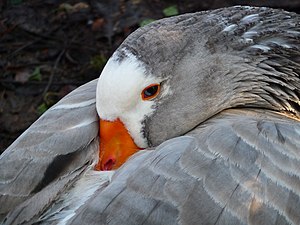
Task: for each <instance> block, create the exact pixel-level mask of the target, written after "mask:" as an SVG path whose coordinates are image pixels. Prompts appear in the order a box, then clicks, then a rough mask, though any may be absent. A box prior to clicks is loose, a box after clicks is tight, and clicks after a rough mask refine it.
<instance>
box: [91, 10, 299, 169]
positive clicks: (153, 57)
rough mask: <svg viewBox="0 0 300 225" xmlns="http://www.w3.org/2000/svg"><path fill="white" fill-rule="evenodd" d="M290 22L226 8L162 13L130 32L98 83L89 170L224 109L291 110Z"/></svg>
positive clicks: (295, 89)
mask: <svg viewBox="0 0 300 225" xmlns="http://www.w3.org/2000/svg"><path fill="white" fill-rule="evenodd" d="M277 21H281V23H280V24H278V23H277ZM282 21H283V22H282ZM295 24H296V23H295V21H294V20H293V18H292V17H291V16H290V13H287V12H284V11H280V13H278V12H277V11H276V10H272V9H266V8H264V9H262V8H255V7H232V8H228V9H227V10H224V9H223V10H220V11H218V10H215V11H213V13H207V12H201V13H196V14H185V15H182V16H177V17H174V18H167V19H163V20H160V21H158V22H155V23H152V24H150V25H148V26H146V27H143V28H140V29H138V30H137V31H136V32H134V33H133V34H131V35H130V36H129V37H128V38H127V39H126V40H125V41H124V42H123V44H122V45H121V46H120V47H119V48H118V49H117V50H116V52H115V53H114V54H113V56H112V57H111V58H110V59H109V61H108V63H107V64H106V66H105V68H104V69H103V71H102V73H101V76H100V78H99V81H98V86H97V94H96V96H97V100H96V107H97V112H98V114H99V117H100V142H101V144H100V145H101V146H100V161H99V163H98V165H97V168H98V169H102V170H110V169H116V168H118V167H119V166H120V165H122V164H123V163H124V162H125V161H126V159H127V158H128V157H129V156H130V155H132V154H133V153H135V152H136V151H138V150H140V149H145V148H151V147H155V146H157V145H159V144H160V143H162V142H164V141H165V140H168V139H170V138H173V137H176V136H180V135H184V134H187V133H189V132H190V131H192V130H193V129H194V128H195V127H197V126H199V125H200V124H201V123H203V122H204V121H206V120H207V119H209V118H211V117H212V116H214V115H216V114H217V113H219V112H221V111H223V110H225V109H230V108H235V107H255V108H264V109H270V110H276V111H286V112H291V113H294V114H297V115H299V114H298V113H299V111H298V110H299V108H300V107H299V104H300V101H299V97H300V92H299V90H300V87H299V75H297V73H296V72H295V71H296V70H299V64H297V63H299V57H298V58H296V57H292V56H293V54H295V51H299V49H298V48H299V43H296V39H295V36H298V37H299V33H300V31H299V26H298V27H297V26H296V25H295ZM283 31H284V32H283ZM270 33H271V35H270ZM298 42H299V38H298ZM297 49H298V50H297ZM283 53H284V54H283ZM297 60H298V61H297ZM296 80H297V82H295V81H296Z"/></svg>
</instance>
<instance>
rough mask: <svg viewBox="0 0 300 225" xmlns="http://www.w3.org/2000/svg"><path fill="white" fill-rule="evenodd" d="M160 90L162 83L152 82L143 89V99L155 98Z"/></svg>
mask: <svg viewBox="0 0 300 225" xmlns="http://www.w3.org/2000/svg"><path fill="white" fill-rule="evenodd" d="M159 92H160V84H150V85H148V86H147V87H145V88H144V90H143V91H142V93H141V95H142V99H143V100H144V101H147V100H151V99H153V98H155V97H156V96H157V95H158V94H159Z"/></svg>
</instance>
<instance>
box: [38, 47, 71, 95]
mask: <svg viewBox="0 0 300 225" xmlns="http://www.w3.org/2000/svg"><path fill="white" fill-rule="evenodd" d="M65 52H66V49H64V50H62V51H61V52H60V53H59V55H58V57H57V59H56V60H55V63H54V67H53V70H52V71H51V74H50V77H49V80H48V83H47V85H46V87H45V89H44V91H43V94H42V97H44V96H45V94H46V93H47V92H48V90H49V88H50V86H51V84H52V81H53V77H54V73H55V71H56V69H57V66H58V63H59V62H60V60H61V58H62V56H63V55H64V54H65Z"/></svg>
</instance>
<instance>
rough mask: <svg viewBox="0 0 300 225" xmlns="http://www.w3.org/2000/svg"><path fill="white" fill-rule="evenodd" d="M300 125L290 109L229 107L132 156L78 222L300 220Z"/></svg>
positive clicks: (92, 201) (172, 222)
mask: <svg viewBox="0 0 300 225" xmlns="http://www.w3.org/2000/svg"><path fill="white" fill-rule="evenodd" d="M299 131H300V123H299V121H297V120H295V119H292V118H289V117H287V116H286V115H284V114H280V113H274V112H268V111H267V112H266V111H261V110H251V109H247V110H246V109H231V110H227V111H224V112H222V113H220V114H219V115H217V116H215V117H214V118H212V119H210V120H208V121H207V122H205V123H204V124H202V125H200V126H199V127H197V128H196V129H194V130H193V131H192V132H190V133H189V134H188V135H189V136H191V137H188V136H183V137H178V138H175V139H172V140H169V141H167V142H165V143H163V144H162V145H160V146H159V147H157V148H156V149H155V150H154V151H153V150H152V151H142V152H140V153H138V154H136V155H135V156H133V157H132V158H131V159H130V160H129V161H128V162H127V163H125V165H124V166H123V167H122V168H121V169H120V170H119V171H118V172H117V173H116V174H115V176H114V177H113V179H112V182H111V184H110V185H108V186H107V187H106V188H105V189H104V190H103V191H101V192H99V193H98V194H97V195H95V196H94V197H93V200H91V201H89V202H88V203H87V204H85V205H84V206H83V207H82V208H80V210H79V211H78V213H77V215H76V216H75V217H74V218H73V220H72V222H71V223H72V224H125V225H126V224H131V225H134V224H141V221H143V222H142V224H205V225H207V224H219V225H221V224H222V225H224V224H228V225H229V224H230V225H231V224H274V225H275V224H299V223H300V208H299V204H300V202H299V196H300V190H299V188H300V183H299V175H300V172H299V168H300V160H299V157H300V152H299V143H298V142H299ZM166 213H167V214H166ZM161 221H164V222H163V223H162V222H161Z"/></svg>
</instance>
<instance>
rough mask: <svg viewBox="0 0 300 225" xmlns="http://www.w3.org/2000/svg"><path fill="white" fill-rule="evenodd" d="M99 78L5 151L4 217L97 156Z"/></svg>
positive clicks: (0, 162) (0, 165)
mask: <svg viewBox="0 0 300 225" xmlns="http://www.w3.org/2000/svg"><path fill="white" fill-rule="evenodd" d="M96 84H97V80H94V81H91V82H90V83H88V84H85V85H83V86H81V87H80V88H78V89H76V90H75V91H73V92H72V93H70V94H69V95H67V96H66V97H65V98H64V99H62V100H61V101H60V102H58V103H57V104H56V105H54V106H53V107H52V108H50V109H49V110H48V111H47V112H46V113H44V114H43V115H42V116H41V117H40V118H39V119H38V120H37V121H36V122H35V123H34V124H33V125H32V126H31V127H30V128H28V129H27V130H26V131H25V132H24V133H23V134H22V135H21V136H20V137H19V138H18V139H17V140H16V141H15V142H14V143H13V144H12V145H11V146H10V147H8V148H7V150H6V151H5V152H4V153H3V154H2V155H1V158H0V205H1V209H0V221H1V218H3V217H4V216H5V215H6V214H7V213H8V212H9V211H10V210H12V209H14V208H15V206H16V205H18V204H19V203H21V202H23V201H24V200H26V199H28V198H29V197H30V196H32V195H33V194H35V193H37V192H39V191H40V190H42V189H43V188H45V187H46V186H47V185H48V184H50V183H51V182H52V181H54V180H56V179H57V178H59V177H61V176H64V175H65V174H68V173H70V172H72V171H75V170H76V169H78V168H81V167H82V166H83V165H87V164H91V163H92V162H93V160H95V159H97V157H95V154H97V153H96V150H97V149H96V148H94V147H93V148H91V147H90V146H91V144H92V143H93V142H95V140H96V139H97V134H98V117H97V113H96V108H95V93H96ZM70 109H72V110H70ZM96 141H97V140H96ZM88 162H89V163H88Z"/></svg>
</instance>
